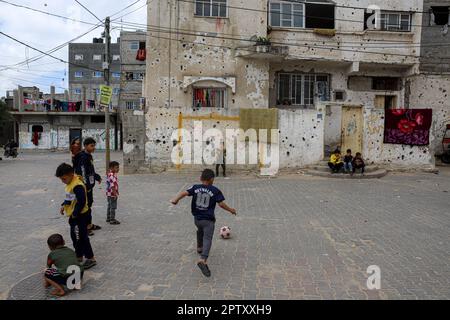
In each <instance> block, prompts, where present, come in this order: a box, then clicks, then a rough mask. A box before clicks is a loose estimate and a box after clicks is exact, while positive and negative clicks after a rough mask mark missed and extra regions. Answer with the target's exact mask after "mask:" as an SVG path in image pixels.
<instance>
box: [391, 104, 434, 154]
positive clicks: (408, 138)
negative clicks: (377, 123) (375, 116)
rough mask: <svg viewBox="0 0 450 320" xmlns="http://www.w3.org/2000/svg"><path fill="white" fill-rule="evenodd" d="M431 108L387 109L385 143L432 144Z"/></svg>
mask: <svg viewBox="0 0 450 320" xmlns="http://www.w3.org/2000/svg"><path fill="white" fill-rule="evenodd" d="M432 119H433V111H432V110H431V109H389V110H386V116H385V125H384V143H390V144H405V145H411V146H426V145H429V144H430V128H431V122H432Z"/></svg>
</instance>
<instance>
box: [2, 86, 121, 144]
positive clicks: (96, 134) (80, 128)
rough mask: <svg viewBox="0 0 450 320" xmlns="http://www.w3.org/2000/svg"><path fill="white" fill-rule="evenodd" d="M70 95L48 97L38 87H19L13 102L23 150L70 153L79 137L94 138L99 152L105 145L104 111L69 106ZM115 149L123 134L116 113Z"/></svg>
mask: <svg viewBox="0 0 450 320" xmlns="http://www.w3.org/2000/svg"><path fill="white" fill-rule="evenodd" d="M68 96H69V93H68V92H67V91H66V92H65V93H63V94H56V93H55V88H54V87H51V93H49V94H44V93H43V92H41V91H40V90H39V88H37V87H27V88H25V87H20V86H19V87H18V89H17V90H14V91H13V94H12V99H11V100H12V101H10V105H11V106H12V107H11V110H12V111H11V113H12V115H13V116H14V132H15V140H16V141H18V142H19V146H20V148H21V149H39V150H48V149H66V150H67V149H68V148H69V144H70V141H71V140H72V139H73V138H75V137H81V138H82V139H83V138H86V137H93V138H94V139H96V140H97V148H98V149H100V150H102V149H105V148H106V145H105V116H104V112H103V111H99V110H95V109H83V108H82V104H81V102H69V100H68ZM111 119H112V121H111V122H112V125H111V131H110V138H111V148H112V149H115V150H118V148H119V141H120V139H121V137H120V130H119V125H118V121H117V112H116V111H115V110H114V111H112V115H111Z"/></svg>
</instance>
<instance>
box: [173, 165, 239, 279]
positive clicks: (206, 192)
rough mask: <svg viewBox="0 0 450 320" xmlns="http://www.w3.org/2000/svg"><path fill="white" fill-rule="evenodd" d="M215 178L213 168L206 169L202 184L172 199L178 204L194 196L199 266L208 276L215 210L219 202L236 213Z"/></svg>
mask: <svg viewBox="0 0 450 320" xmlns="http://www.w3.org/2000/svg"><path fill="white" fill-rule="evenodd" d="M214 178H215V176H214V172H213V171H212V170H210V169H206V170H204V171H203V173H202V176H201V181H202V184H197V185H194V186H193V187H192V188H190V189H189V190H187V191H184V192H181V193H180V194H179V195H178V196H177V197H176V198H174V199H173V200H171V202H172V204H174V205H177V204H178V202H180V200H181V199H183V198H185V197H192V204H191V210H192V215H193V216H194V221H195V225H196V226H197V252H198V253H199V254H201V259H200V260H199V262H198V263H197V266H198V267H199V268H200V270H201V271H202V273H203V274H204V275H205V276H206V277H210V276H211V271H210V270H209V268H208V265H207V264H206V262H207V260H208V256H209V251H210V250H211V245H212V239H213V236H214V227H215V222H216V217H215V214H214V211H215V209H216V204H219V207H221V208H222V209H224V210H226V211H228V212H230V213H231V214H234V215H236V209H233V208H230V207H229V206H228V205H227V204H226V203H225V197H224V196H223V194H222V191H220V190H219V189H218V188H216V187H214V186H213V183H214Z"/></svg>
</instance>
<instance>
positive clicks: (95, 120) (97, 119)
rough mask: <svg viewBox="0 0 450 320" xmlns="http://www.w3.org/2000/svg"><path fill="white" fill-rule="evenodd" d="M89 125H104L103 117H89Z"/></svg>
mask: <svg viewBox="0 0 450 320" xmlns="http://www.w3.org/2000/svg"><path fill="white" fill-rule="evenodd" d="M91 123H105V116H91Z"/></svg>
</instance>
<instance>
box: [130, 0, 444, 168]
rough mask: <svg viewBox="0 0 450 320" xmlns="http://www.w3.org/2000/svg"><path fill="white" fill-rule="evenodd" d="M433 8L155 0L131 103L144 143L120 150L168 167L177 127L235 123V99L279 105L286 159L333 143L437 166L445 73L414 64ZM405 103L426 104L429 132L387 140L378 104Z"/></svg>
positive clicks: (314, 158)
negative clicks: (437, 96)
mask: <svg viewBox="0 0 450 320" xmlns="http://www.w3.org/2000/svg"><path fill="white" fill-rule="evenodd" d="M430 16H431V13H429V12H428V11H427V12H424V4H423V1H422V0H412V1H401V0H396V1H395V0H393V1H389V2H386V1H381V0H376V1H375V0H371V1H368V0H359V1H357V0H336V1H317V0H316V1H313V2H309V1H275V0H273V1H272V0H269V1H259V0H248V1H238V0H198V1H192V2H184V1H174V0H169V1H166V0H164V1H153V2H151V3H150V4H149V6H148V25H151V26H152V29H151V30H149V31H148V34H147V50H148V58H147V72H146V73H147V75H149V76H147V77H146V79H145V86H144V88H145V92H144V95H145V97H146V99H147V103H146V106H147V107H146V110H145V113H144V114H139V113H136V117H138V118H139V119H140V120H141V121H142V122H143V123H145V128H144V129H145V133H146V135H145V145H142V144H141V145H140V144H139V143H136V144H131V145H129V146H127V150H128V152H133V150H135V148H139V149H142V148H144V149H145V164H144V167H159V166H162V167H169V166H173V163H172V161H171V153H172V149H173V146H174V145H176V144H177V143H179V141H173V132H174V131H176V130H180V129H188V130H190V129H193V125H194V122H195V121H196V120H201V121H203V130H207V129H209V128H217V129H222V130H223V129H226V128H242V127H245V125H243V124H242V110H248V109H251V110H256V113H254V114H255V115H257V112H258V111H261V112H262V113H263V112H265V111H264V110H268V109H275V110H276V118H277V119H276V123H277V127H278V129H279V133H280V139H279V152H280V166H281V167H282V168H286V167H303V166H308V165H312V164H315V163H317V162H319V161H321V160H323V159H324V157H326V156H328V154H329V153H330V152H331V151H332V150H334V149H335V148H340V149H341V150H346V149H347V148H351V149H352V150H353V152H354V153H355V152H362V154H363V156H364V157H365V158H366V159H367V161H368V162H369V163H376V164H380V165H389V166H393V167H395V166H400V167H405V166H406V167H424V166H427V167H428V166H429V167H433V166H434V154H435V152H437V151H436V149H437V146H438V145H439V143H440V142H439V136H438V135H436V134H435V132H437V131H438V129H437V127H439V125H440V123H441V122H442V121H444V120H443V119H444V118H445V114H448V113H447V112H448V106H445V103H446V102H445V101H444V100H445V99H443V97H444V96H445V92H447V89H445V88H441V89H439V88H440V84H439V83H440V82H441V78H442V75H440V76H439V77H441V78H439V79H437V80H436V82H435V83H434V84H432V83H431V82H430V81H429V79H428V78H427V77H429V76H430V75H429V74H426V75H425V74H423V72H424V69H423V68H421V62H422V63H423V62H424V61H425V60H424V59H425V58H426V56H423V57H421V45H420V44H421V42H422V41H423V40H424V39H426V38H427V37H428V36H427V35H426V34H425V32H431V30H438V29H439V28H434V29H433V28H426V29H425V28H422V24H430V21H428V22H427V19H430V18H429V17H430ZM440 36H442V37H444V36H443V35H442V34H441V35H440ZM436 37H437V36H436ZM429 41H432V40H429ZM432 55H433V54H431V56H432ZM430 59H431V60H433V63H432V65H433V66H434V65H435V61H434V59H435V58H433V57H430ZM426 86H433V90H435V91H439V90H440V92H441V93H442V100H441V101H442V103H437V102H435V101H433V102H430V101H431V100H433V98H432V97H430V99H424V97H423V96H421V94H425V95H427V94H430V95H432V94H433V93H431V91H429V92H428V93H425V92H423V91H424V89H423V88H422V87H424V88H425V87H426ZM444 90H445V92H444ZM403 108H408V109H420V110H421V109H429V108H432V109H433V112H432V125H431V128H430V132H429V137H428V141H429V143H426V144H422V145H405V144H401V143H398V144H392V143H385V135H386V132H385V131H386V130H385V120H386V119H385V115H386V114H387V112H388V110H391V109H403ZM420 119H422V118H420ZM141 129H142V128H141ZM124 149H125V147H124ZM125 156H126V153H125ZM126 165H129V166H131V167H133V166H134V164H133V161H131V160H130V161H128V163H126ZM138 166H139V167H140V168H137V167H136V166H134V169H135V170H139V169H142V163H140V164H139V165H138Z"/></svg>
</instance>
